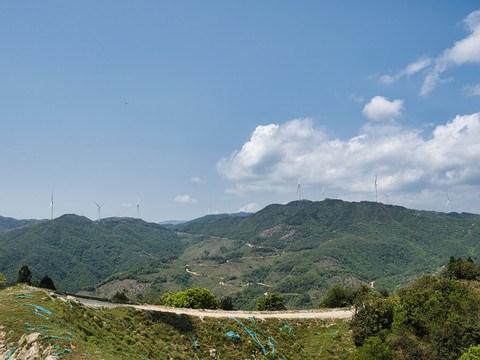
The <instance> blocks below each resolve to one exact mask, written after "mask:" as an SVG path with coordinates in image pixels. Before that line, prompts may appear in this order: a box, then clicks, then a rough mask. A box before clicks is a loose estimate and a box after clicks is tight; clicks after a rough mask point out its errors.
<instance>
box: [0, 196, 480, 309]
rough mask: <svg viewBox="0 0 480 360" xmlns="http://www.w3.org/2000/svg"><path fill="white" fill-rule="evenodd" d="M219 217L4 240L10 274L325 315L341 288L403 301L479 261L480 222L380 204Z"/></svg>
mask: <svg viewBox="0 0 480 360" xmlns="http://www.w3.org/2000/svg"><path fill="white" fill-rule="evenodd" d="M243 215H244V216H234V215H221V216H219V215H215V216H213V215H211V216H207V217H203V218H200V219H196V220H194V221H190V222H186V223H181V224H172V225H169V227H168V228H166V227H164V226H162V225H159V224H152V223H147V222H144V221H142V220H138V219H131V218H109V219H102V220H101V221H91V220H89V219H87V218H84V217H80V216H77V215H64V216H62V217H59V218H57V219H54V220H51V221H43V222H38V223H31V224H30V225H29V226H24V227H22V228H18V229H10V230H9V231H8V232H4V233H2V234H1V235H0V246H1V248H0V249H1V250H0V272H2V273H4V274H5V275H6V276H7V279H8V280H9V281H15V280H16V274H17V271H18V269H19V268H20V267H21V266H22V265H23V264H27V265H29V267H30V268H31V269H32V271H33V273H34V276H35V275H36V276H37V278H41V277H42V276H43V275H45V274H48V275H49V276H50V277H51V278H52V279H53V280H54V281H55V284H56V285H57V288H59V289H61V290H66V291H71V292H80V291H82V292H83V293H88V294H90V295H96V296H106V297H109V296H111V295H112V294H113V293H115V292H116V291H120V290H125V291H126V293H127V294H128V296H129V297H132V298H136V299H140V300H141V299H143V300H148V301H155V299H158V297H159V296H160V295H161V294H162V293H164V292H166V291H177V290H184V289H186V288H189V287H205V288H208V289H210V290H211V291H212V292H213V293H214V294H216V295H217V296H218V297H221V296H230V297H232V298H233V301H234V305H235V306H236V307H237V308H244V309H249V308H250V309H251V308H253V306H254V305H255V303H256V301H257V300H258V299H259V298H260V297H261V296H263V294H264V293H266V292H269V293H271V292H276V293H279V294H283V295H284V297H285V300H286V303H287V306H289V307H294V308H306V307H312V306H316V305H317V304H318V302H319V301H320V299H321V297H322V296H323V295H324V294H325V292H326V291H327V290H328V289H329V288H330V287H332V286H333V285H335V284H338V283H340V284H343V285H345V286H352V287H356V286H358V285H359V284H362V283H364V284H369V285H370V286H374V287H375V288H376V289H379V290H383V289H387V290H389V291H391V290H394V289H396V288H398V287H400V286H402V285H404V284H406V283H408V282H410V281H412V280H413V279H415V278H417V277H419V276H420V275H422V274H429V273H435V272H438V271H441V269H442V266H444V265H445V264H446V263H447V262H448V259H449V258H450V256H452V255H453V256H456V257H459V256H460V257H464V258H467V257H469V256H470V257H472V259H474V260H475V261H476V262H478V259H479V256H480V241H479V240H480V216H479V215H476V214H468V213H461V214H459V213H448V214H447V213H438V212H429V211H419V210H412V209H407V208H404V207H400V206H394V205H384V204H381V203H374V202H345V201H341V200H333V199H326V200H323V201H316V202H313V201H307V200H302V201H294V202H291V203H289V204H286V205H278V204H274V205H270V206H267V207H266V208H264V209H263V210H260V211H259V212H257V213H254V214H243Z"/></svg>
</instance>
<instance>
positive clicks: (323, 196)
mask: <svg viewBox="0 0 480 360" xmlns="http://www.w3.org/2000/svg"><path fill="white" fill-rule="evenodd" d="M320 194H321V195H322V200H325V188H324V187H323V186H322V192H321V193H320Z"/></svg>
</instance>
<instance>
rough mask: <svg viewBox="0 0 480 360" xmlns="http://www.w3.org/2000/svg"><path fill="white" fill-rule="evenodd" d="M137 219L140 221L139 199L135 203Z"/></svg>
mask: <svg viewBox="0 0 480 360" xmlns="http://www.w3.org/2000/svg"><path fill="white" fill-rule="evenodd" d="M137 219H140V198H138V201H137Z"/></svg>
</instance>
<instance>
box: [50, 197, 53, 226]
mask: <svg viewBox="0 0 480 360" xmlns="http://www.w3.org/2000/svg"><path fill="white" fill-rule="evenodd" d="M50 211H51V213H50V220H53V190H52V198H51V200H50Z"/></svg>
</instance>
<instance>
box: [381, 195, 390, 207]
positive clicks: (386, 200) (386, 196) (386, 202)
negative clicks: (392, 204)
mask: <svg viewBox="0 0 480 360" xmlns="http://www.w3.org/2000/svg"><path fill="white" fill-rule="evenodd" d="M383 195H385V204H388V197H389V196H390V193H388V194H387V193H383Z"/></svg>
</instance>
